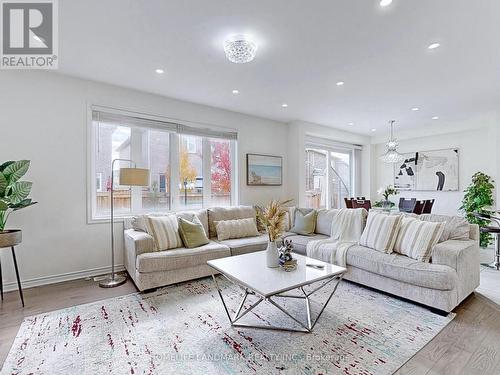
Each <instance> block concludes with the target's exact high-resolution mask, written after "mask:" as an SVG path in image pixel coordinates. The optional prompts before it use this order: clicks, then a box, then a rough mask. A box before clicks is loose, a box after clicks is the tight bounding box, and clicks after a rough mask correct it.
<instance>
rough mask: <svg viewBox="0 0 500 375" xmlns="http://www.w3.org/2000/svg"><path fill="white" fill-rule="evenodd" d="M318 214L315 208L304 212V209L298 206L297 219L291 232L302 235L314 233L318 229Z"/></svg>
mask: <svg viewBox="0 0 500 375" xmlns="http://www.w3.org/2000/svg"><path fill="white" fill-rule="evenodd" d="M316 216H317V213H316V211H315V210H312V211H310V212H307V213H306V212H304V211H302V209H300V208H297V209H296V210H295V220H294V224H293V227H292V229H290V232H294V233H297V234H301V235H312V234H314V230H315V229H316Z"/></svg>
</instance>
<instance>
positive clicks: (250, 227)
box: [214, 218, 259, 241]
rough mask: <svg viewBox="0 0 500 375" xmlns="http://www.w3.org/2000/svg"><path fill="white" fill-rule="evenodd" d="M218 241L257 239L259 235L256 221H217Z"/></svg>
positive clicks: (251, 219) (250, 219) (249, 219)
mask: <svg viewBox="0 0 500 375" xmlns="http://www.w3.org/2000/svg"><path fill="white" fill-rule="evenodd" d="M214 223H215V229H216V231H217V240H218V241H222V240H229V239H232V238H246V237H255V236H258V235H259V231H258V230H257V225H256V223H255V219H253V218H248V219H237V220H221V221H215V222H214Z"/></svg>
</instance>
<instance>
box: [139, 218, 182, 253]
mask: <svg viewBox="0 0 500 375" xmlns="http://www.w3.org/2000/svg"><path fill="white" fill-rule="evenodd" d="M147 229H148V233H149V234H150V235H151V236H153V239H154V242H155V251H163V250H168V249H175V248H177V247H182V240H181V236H180V235H179V223H178V221H177V216H176V215H166V216H148V228H147Z"/></svg>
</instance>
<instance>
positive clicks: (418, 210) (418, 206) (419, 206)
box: [413, 200, 425, 215]
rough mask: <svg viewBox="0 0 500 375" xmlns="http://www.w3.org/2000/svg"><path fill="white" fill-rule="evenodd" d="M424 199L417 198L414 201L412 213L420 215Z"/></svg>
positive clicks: (422, 210)
mask: <svg viewBox="0 0 500 375" xmlns="http://www.w3.org/2000/svg"><path fill="white" fill-rule="evenodd" d="M424 207H425V200H423V201H422V200H418V201H416V202H415V207H413V213H414V214H417V215H421V214H422V213H423V212H424Z"/></svg>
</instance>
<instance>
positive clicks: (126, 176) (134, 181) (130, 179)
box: [99, 159, 149, 288]
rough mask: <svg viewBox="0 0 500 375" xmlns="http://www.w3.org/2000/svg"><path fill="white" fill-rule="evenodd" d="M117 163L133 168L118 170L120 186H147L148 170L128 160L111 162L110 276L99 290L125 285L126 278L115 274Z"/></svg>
mask: <svg viewBox="0 0 500 375" xmlns="http://www.w3.org/2000/svg"><path fill="white" fill-rule="evenodd" d="M117 161H126V162H129V163H130V164H133V166H134V167H133V168H120V170H119V171H120V185H125V186H149V169H144V168H137V165H136V163H135V162H134V161H133V160H130V159H114V160H113V161H112V162H111V275H109V276H108V277H106V279H104V280H102V281H101V282H100V283H99V286H100V287H101V288H114V287H115V286H119V285H122V284H123V283H125V281H126V280H127V278H126V277H125V276H122V275H116V274H115V233H114V204H113V187H114V182H115V181H114V180H115V179H114V173H113V171H114V166H115V162H117Z"/></svg>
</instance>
